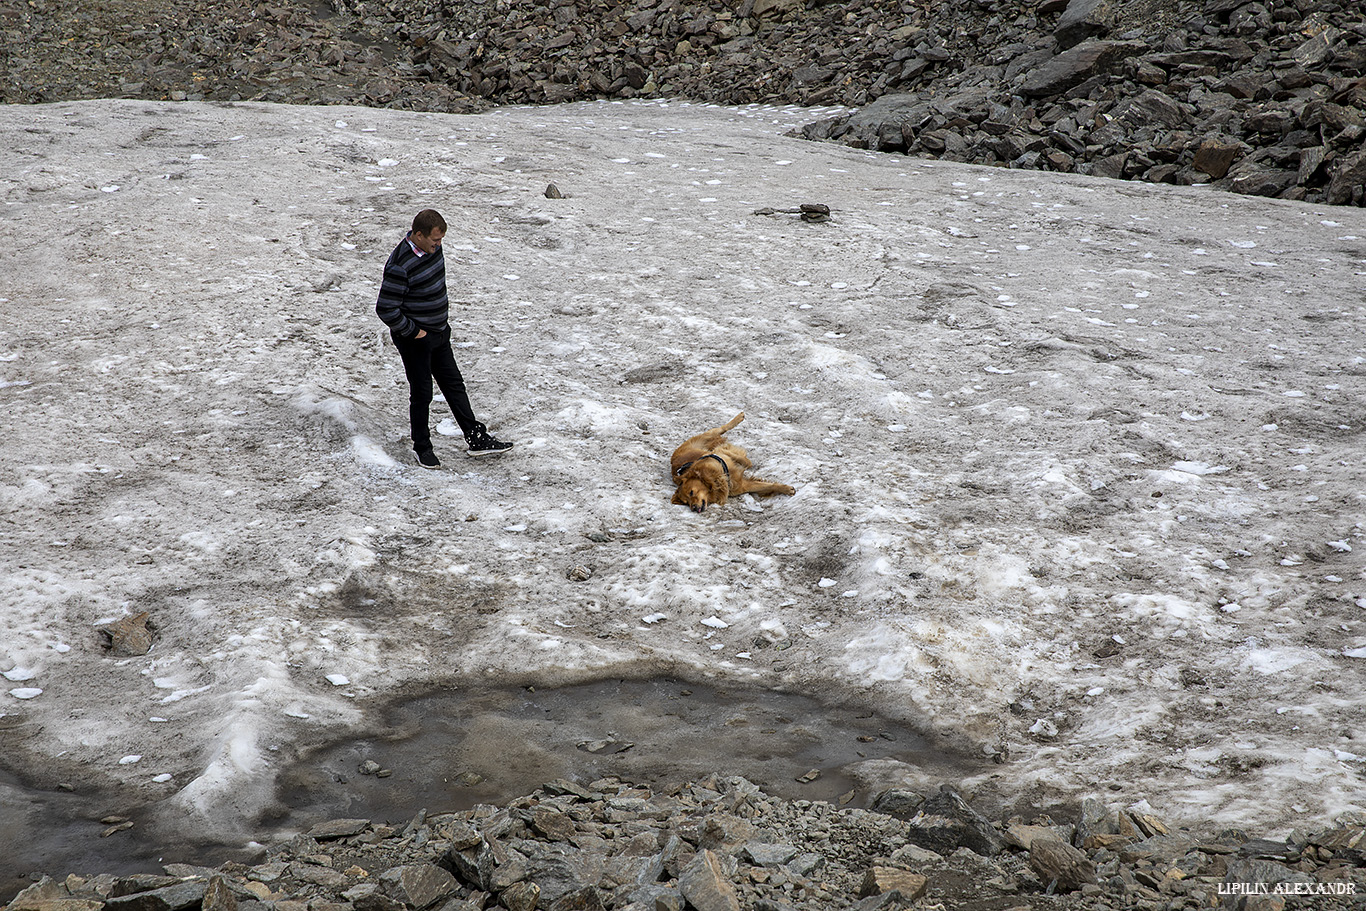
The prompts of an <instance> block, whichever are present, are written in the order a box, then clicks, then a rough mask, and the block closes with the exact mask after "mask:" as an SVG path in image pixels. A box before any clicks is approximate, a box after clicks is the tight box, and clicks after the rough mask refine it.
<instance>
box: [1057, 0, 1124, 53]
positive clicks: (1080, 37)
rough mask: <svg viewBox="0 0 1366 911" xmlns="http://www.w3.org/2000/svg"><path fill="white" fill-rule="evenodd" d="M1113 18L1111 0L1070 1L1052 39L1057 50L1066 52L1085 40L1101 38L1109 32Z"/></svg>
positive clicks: (1059, 19)
mask: <svg viewBox="0 0 1366 911" xmlns="http://www.w3.org/2000/svg"><path fill="white" fill-rule="evenodd" d="M1113 18H1114V3H1113V2H1112V0H1072V2H1071V3H1068V4H1067V9H1066V10H1064V11H1063V14H1062V16H1060V17H1059V18H1058V24H1057V25H1056V26H1055V27H1054V29H1053V38H1054V40H1056V41H1057V42H1058V47H1059V48H1061V49H1062V50H1066V49H1067V48H1070V47H1074V46H1075V45H1078V44H1080V43H1081V42H1083V41H1085V40H1086V39H1087V38H1099V37H1103V36H1104V35H1105V34H1106V33H1107V32H1109V31H1110V22H1111V21H1112V20H1113Z"/></svg>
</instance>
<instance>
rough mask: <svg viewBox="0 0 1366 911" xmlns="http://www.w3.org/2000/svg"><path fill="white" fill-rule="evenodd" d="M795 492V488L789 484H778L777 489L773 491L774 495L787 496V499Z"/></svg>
mask: <svg viewBox="0 0 1366 911" xmlns="http://www.w3.org/2000/svg"><path fill="white" fill-rule="evenodd" d="M796 492H797V488H795V487H793V486H792V485H791V484H779V485H778V489H777V490H775V491H774V493H783V494H787V495H788V496H789V497H790V496H792V495H793V494H795V493H796Z"/></svg>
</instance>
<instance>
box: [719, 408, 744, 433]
mask: <svg viewBox="0 0 1366 911" xmlns="http://www.w3.org/2000/svg"><path fill="white" fill-rule="evenodd" d="M744 419H745V413H744V412H743V411H742V412H740V413H739V414H737V415H736V416H735V417H733V418H731V419H730V420H729V421H728V422H727V423H726V424H725V425H723V426H722V427H721V432H722V433H725V432H726V431H727V430H734V429H735V428H736V427H738V426H740V422H741V421H743V420H744Z"/></svg>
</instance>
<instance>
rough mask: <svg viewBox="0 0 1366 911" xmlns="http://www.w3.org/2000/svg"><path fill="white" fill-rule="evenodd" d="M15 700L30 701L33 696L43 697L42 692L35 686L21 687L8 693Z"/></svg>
mask: <svg viewBox="0 0 1366 911" xmlns="http://www.w3.org/2000/svg"><path fill="white" fill-rule="evenodd" d="M9 694H10V695H11V696H13V697H14V698H15V699H32V698H34V697H35V696H41V695H43V691H42V690H40V689H38V688H37V687H36V686H21V687H17V688H15V689H12V690H10V691H9Z"/></svg>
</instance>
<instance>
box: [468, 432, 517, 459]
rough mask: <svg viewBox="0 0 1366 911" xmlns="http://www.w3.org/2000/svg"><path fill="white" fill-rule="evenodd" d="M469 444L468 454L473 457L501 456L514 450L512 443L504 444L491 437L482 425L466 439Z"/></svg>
mask: <svg viewBox="0 0 1366 911" xmlns="http://www.w3.org/2000/svg"><path fill="white" fill-rule="evenodd" d="M465 442H466V443H468V444H469V447H470V448H469V449H467V450H466V452H467V453H468V454H469V455H472V456H476V457H477V456H488V455H501V454H503V453H505V452H507V451H508V450H509V449H511V448H512V444H511V443H504V442H503V441H502V440H499V439H497V438H495V437H492V436H489V432H488V431H487V430H485V429H484V425H483V424H480V425H479V426H478V427H476V428H475V430H474V432H473V433H471V434H470V435H469V436H468V437H466V438H465Z"/></svg>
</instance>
